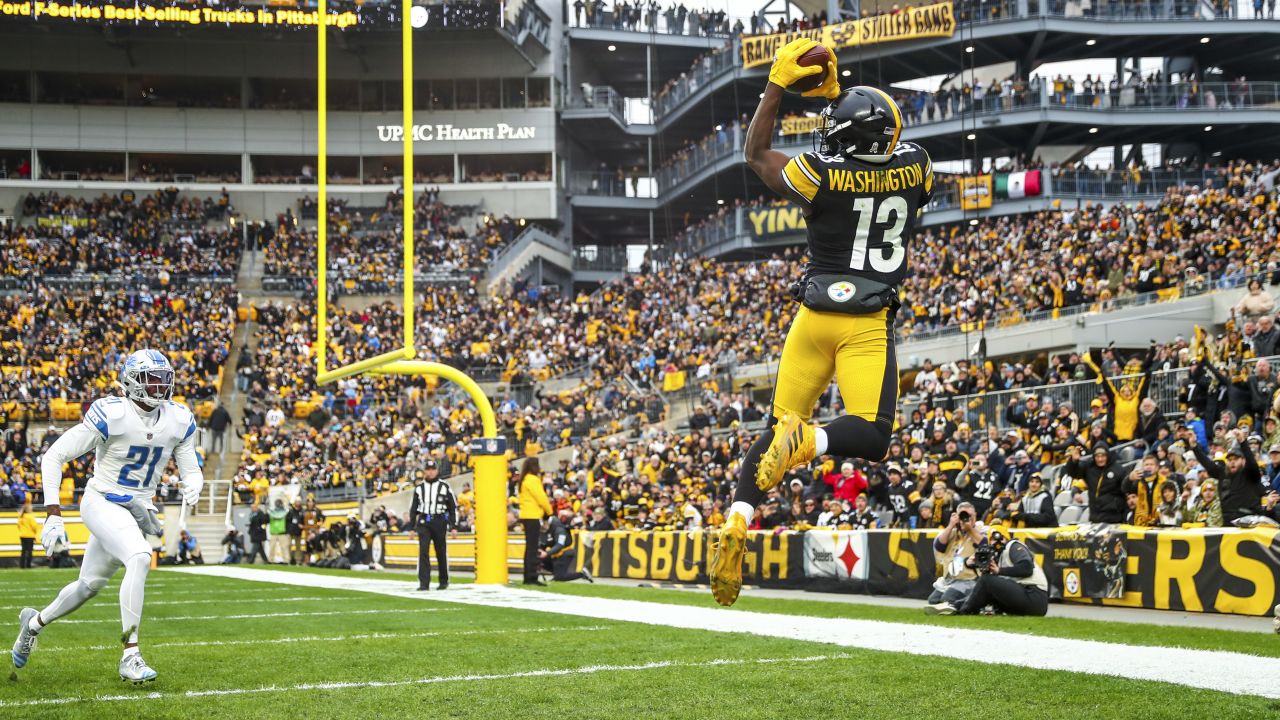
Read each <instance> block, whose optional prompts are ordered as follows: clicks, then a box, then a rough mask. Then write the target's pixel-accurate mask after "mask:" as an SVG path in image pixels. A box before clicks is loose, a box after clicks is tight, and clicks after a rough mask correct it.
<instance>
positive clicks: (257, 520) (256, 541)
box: [249, 503, 271, 565]
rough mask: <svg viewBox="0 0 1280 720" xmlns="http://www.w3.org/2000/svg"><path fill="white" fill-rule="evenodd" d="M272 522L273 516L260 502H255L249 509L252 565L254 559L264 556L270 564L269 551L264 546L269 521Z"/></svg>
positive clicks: (264, 561) (250, 558) (264, 559)
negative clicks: (268, 513) (264, 509)
mask: <svg viewBox="0 0 1280 720" xmlns="http://www.w3.org/2000/svg"><path fill="white" fill-rule="evenodd" d="M269 522H271V517H270V516H269V515H267V513H266V512H265V511H263V509H262V506H261V505H259V504H258V503H254V504H253V508H252V509H250V511H249V564H250V565H252V564H253V562H254V559H255V558H257V557H261V558H262V562H263V563H265V564H267V565H270V564H271V560H270V559H268V558H267V551H266V548H265V547H264V546H265V545H266V544H267V523H269Z"/></svg>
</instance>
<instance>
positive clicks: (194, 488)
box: [178, 475, 204, 507]
mask: <svg viewBox="0 0 1280 720" xmlns="http://www.w3.org/2000/svg"><path fill="white" fill-rule="evenodd" d="M178 489H179V490H181V491H182V502H183V503H185V504H187V505H191V506H193V507H194V506H195V504H196V503H197V502H200V491H201V490H203V489H204V478H203V477H201V476H199V475H190V476H188V477H186V478H183V479H182V480H179V481H178Z"/></svg>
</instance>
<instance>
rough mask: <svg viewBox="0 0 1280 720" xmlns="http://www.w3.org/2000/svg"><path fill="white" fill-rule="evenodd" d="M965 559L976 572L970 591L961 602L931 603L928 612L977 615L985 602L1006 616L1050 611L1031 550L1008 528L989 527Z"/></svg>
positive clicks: (1045, 585)
mask: <svg viewBox="0 0 1280 720" xmlns="http://www.w3.org/2000/svg"><path fill="white" fill-rule="evenodd" d="M968 562H969V564H970V565H971V566H974V567H975V569H977V570H978V572H979V575H978V582H977V584H975V585H974V586H973V592H971V593H969V597H968V598H966V599H965V601H964V603H963V604H960V605H947V604H945V603H939V604H938V605H933V606H930V607H931V608H933V610H934V612H933V613H931V614H937V615H951V614H956V615H977V614H978V613H980V612H982V611H983V608H985V607H986V606H988V605H990V606H991V607H992V609H993V610H994V611H995V612H997V613H1004V614H1006V615H1036V616H1039V617H1044V615H1045V614H1047V613H1048V612H1049V581H1048V579H1046V578H1045V575H1044V571H1043V570H1041V569H1040V566H1039V565H1036V561H1035V558H1034V557H1033V556H1032V555H1031V550H1029V549H1028V548H1027V546H1026V545H1023V544H1022V543H1021V542H1020V541H1018V540H1015V539H1013V537H1012V536H1011V535H1010V534H1009V528H1007V527H1005V526H1003V525H994V526H992V527H990V528H988V529H987V539H986V541H985V542H984V543H983V544H982V545H980V546H979V547H978V551H977V552H976V553H975V554H974V556H973V557H972V558H970V559H969V561H968ZM984 562H985V563H986V564H985V566H984V565H983V563H984Z"/></svg>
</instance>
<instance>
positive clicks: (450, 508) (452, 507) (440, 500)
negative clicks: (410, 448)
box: [409, 458, 458, 590]
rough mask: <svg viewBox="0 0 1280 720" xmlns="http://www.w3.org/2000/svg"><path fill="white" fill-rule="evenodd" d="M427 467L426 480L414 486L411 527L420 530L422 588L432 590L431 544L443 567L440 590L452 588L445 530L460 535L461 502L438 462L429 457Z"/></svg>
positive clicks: (419, 557)
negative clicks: (442, 473) (454, 493)
mask: <svg viewBox="0 0 1280 720" xmlns="http://www.w3.org/2000/svg"><path fill="white" fill-rule="evenodd" d="M424 465H425V467H424V468H423V481H422V482H420V483H418V484H417V485H415V486H414V488H413V504H412V505H410V506H409V527H410V529H412V530H413V531H414V532H417V533H418V589H419V590H430V589H431V555H430V551H431V546H432V545H434V546H435V549H436V564H438V565H439V566H440V586H439V588H438V589H439V590H444V589H445V588H447V587H449V557H448V555H447V554H446V552H445V533H447V532H449V531H450V530H452V531H453V534H454V535H457V534H458V531H457V529H456V528H457V523H458V502H457V500H456V499H455V498H454V496H453V490H452V489H450V487H449V483H447V482H445V481H444V480H442V479H440V468H438V467H437V466H436V461H435V460H433V459H431V458H428V459H427V461H426V463H424Z"/></svg>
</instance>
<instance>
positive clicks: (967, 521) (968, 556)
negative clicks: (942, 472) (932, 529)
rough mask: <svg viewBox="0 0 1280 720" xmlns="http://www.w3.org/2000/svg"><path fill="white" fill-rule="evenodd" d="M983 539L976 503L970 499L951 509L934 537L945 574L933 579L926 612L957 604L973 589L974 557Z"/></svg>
mask: <svg viewBox="0 0 1280 720" xmlns="http://www.w3.org/2000/svg"><path fill="white" fill-rule="evenodd" d="M982 540H983V538H982V533H980V532H979V531H978V516H977V513H976V512H975V510H974V508H973V504H972V503H970V502H967V501H966V502H962V503H960V504H959V505H958V506H956V511H955V512H953V513H951V520H950V521H949V522H948V523H947V526H946V527H945V528H943V529H942V532H940V533H938V537H936V538H935V539H934V541H933V556H934V558H935V559H936V560H937V563H938V564H939V565H941V566H942V577H940V578H938V579H937V580H936V581H935V582H934V583H933V592H932V593H930V594H929V601H928V602H929V604H928V605H926V606H925V609H924V611H925V613H927V614H929V615H934V614H937V608H938V607H940V606H943V605H945V606H946V607H949V608H954V607H956V606H958V605H960V604H961V603H963V602H964V599H965V597H967V596H968V595H969V593H970V592H972V591H973V587H974V583H975V581H976V579H977V577H978V573H977V571H976V570H975V569H974V566H973V565H972V564H971V561H972V560H973V554H974V552H975V551H976V549H977V547H978V544H979V543H981V542H982ZM948 614H950V613H948Z"/></svg>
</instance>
